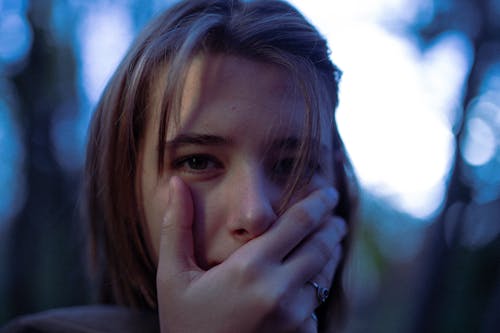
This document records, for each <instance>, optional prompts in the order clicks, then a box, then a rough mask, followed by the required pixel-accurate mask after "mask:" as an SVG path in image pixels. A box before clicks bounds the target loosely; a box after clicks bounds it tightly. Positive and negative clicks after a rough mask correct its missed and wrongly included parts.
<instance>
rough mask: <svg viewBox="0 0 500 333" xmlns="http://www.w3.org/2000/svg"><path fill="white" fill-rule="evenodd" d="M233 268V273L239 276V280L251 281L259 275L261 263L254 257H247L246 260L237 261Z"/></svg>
mask: <svg viewBox="0 0 500 333" xmlns="http://www.w3.org/2000/svg"><path fill="white" fill-rule="evenodd" d="M233 270H234V271H233V274H235V276H238V277H240V280H241V281H245V282H252V281H256V280H258V278H259V277H260V276H261V274H262V264H261V263H260V262H259V261H258V260H256V259H254V258H247V260H239V261H237V263H236V265H234V267H233Z"/></svg>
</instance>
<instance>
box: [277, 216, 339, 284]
mask: <svg viewBox="0 0 500 333" xmlns="http://www.w3.org/2000/svg"><path fill="white" fill-rule="evenodd" d="M346 233H347V228H346V225H345V222H344V220H343V219H341V218H339V217H328V218H327V220H326V221H325V223H323V225H322V226H321V227H320V229H318V230H317V231H316V232H314V233H313V234H312V235H311V236H310V237H308V238H307V239H305V240H304V241H303V242H302V243H301V244H300V245H299V246H298V247H297V248H295V249H294V250H293V251H292V253H291V254H290V255H289V256H288V257H287V258H286V260H285V261H284V262H283V266H284V268H285V270H284V272H283V273H282V274H285V275H286V276H289V277H293V281H292V283H294V284H296V285H297V286H300V285H302V284H303V283H304V282H306V281H308V280H310V279H312V278H313V277H315V276H317V275H318V274H321V272H324V271H325V269H326V268H329V267H330V266H332V267H331V271H332V272H331V273H330V272H328V271H327V272H326V273H325V274H324V276H325V277H326V278H328V279H326V280H325V281H321V282H323V283H324V284H323V285H324V286H329V285H330V283H331V279H332V278H333V272H334V270H335V267H336V265H337V264H336V262H337V261H338V260H339V258H340V254H339V253H338V251H339V250H340V248H339V246H340V242H341V241H342V238H343V237H344V236H345V235H346Z"/></svg>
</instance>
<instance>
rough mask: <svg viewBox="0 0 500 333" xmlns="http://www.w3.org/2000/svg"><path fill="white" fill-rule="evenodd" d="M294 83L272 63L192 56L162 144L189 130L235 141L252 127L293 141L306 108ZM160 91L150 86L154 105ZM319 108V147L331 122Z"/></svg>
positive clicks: (158, 82) (160, 84)
mask: <svg viewBox="0 0 500 333" xmlns="http://www.w3.org/2000/svg"><path fill="white" fill-rule="evenodd" d="M166 70H167V67H164V68H162V69H161V70H160V71H159V73H163V74H160V78H161V77H163V78H164V77H165V76H166V75H164V73H166ZM297 82H298V81H297V80H295V79H294V77H292V75H291V74H290V73H289V72H288V71H286V70H285V69H284V68H282V67H280V66H278V65H275V64H270V63H265V62H259V61H254V60H250V59H247V58H243V57H239V56H233V55H225V54H203V55H198V56H197V57H195V58H194V59H193V61H192V62H191V63H190V65H189V67H188V70H187V75H186V78H185V80H184V83H183V86H182V89H181V95H182V96H181V104H180V108H179V109H178V110H176V111H174V112H173V114H172V116H173V117H171V118H170V120H173V118H174V119H176V121H169V122H168V125H167V138H166V139H167V140H168V139H169V137H170V138H171V137H172V136H175V135H176V134H178V133H179V132H183V131H184V132H186V131H193V130H196V131H199V130H203V131H215V132H217V133H220V132H224V134H226V135H236V136H238V135H241V134H242V133H245V131H248V129H251V128H252V127H253V128H257V127H258V128H259V130H260V131H259V132H261V133H262V132H265V131H267V133H271V134H276V135H290V134H291V133H293V135H296V136H299V135H300V133H301V131H302V129H303V126H304V120H305V117H306V113H307V107H306V103H305V99H304V92H303V91H302V90H301V89H299V87H298V85H297ZM164 86H165V80H162V79H157V80H156V83H155V84H154V85H153V100H156V101H157V102H155V103H154V104H156V105H159V104H161V103H159V102H158V101H160V100H161V98H163V96H162V93H163V91H164ZM321 109H324V110H322V111H321V112H320V117H321V118H322V119H321V124H322V126H321V127H322V130H321V132H322V135H321V136H322V138H321V141H323V142H324V141H329V135H327V134H328V133H325V130H326V129H328V128H329V126H328V124H330V121H331V120H330V116H329V114H330V112H328V110H327V109H326V108H324V105H323V107H321ZM156 113H158V112H156ZM158 120H159V119H158ZM323 125H327V126H323ZM285 132H286V133H285ZM326 132H328V131H326ZM247 134H249V135H251V134H252V133H247ZM255 134H256V133H255Z"/></svg>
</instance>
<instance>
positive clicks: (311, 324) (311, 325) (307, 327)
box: [297, 312, 318, 333]
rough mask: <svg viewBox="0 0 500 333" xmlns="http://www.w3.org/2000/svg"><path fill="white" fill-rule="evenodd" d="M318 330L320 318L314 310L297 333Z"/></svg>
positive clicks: (314, 332)
mask: <svg viewBox="0 0 500 333" xmlns="http://www.w3.org/2000/svg"><path fill="white" fill-rule="evenodd" d="M316 332H318V318H317V317H316V315H315V314H314V312H313V313H311V315H310V316H309V317H307V319H306V321H305V322H304V324H302V326H301V327H300V328H299V329H298V330H297V333H316Z"/></svg>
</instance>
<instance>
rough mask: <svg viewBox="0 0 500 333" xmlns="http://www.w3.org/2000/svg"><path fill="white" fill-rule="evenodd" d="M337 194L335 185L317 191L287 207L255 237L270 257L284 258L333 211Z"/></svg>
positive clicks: (259, 245)
mask: <svg viewBox="0 0 500 333" xmlns="http://www.w3.org/2000/svg"><path fill="white" fill-rule="evenodd" d="M337 201H338V193H337V192H336V191H335V190H334V189H333V188H326V189H320V190H316V191H314V192H313V193H311V194H310V195H309V196H308V197H306V198H305V199H304V200H302V201H300V202H298V203H296V204H295V205H293V206H292V207H291V208H290V209H288V210H287V211H286V212H285V213H284V214H283V215H282V216H281V217H280V218H279V219H278V221H277V222H276V223H275V224H274V225H273V226H272V227H271V229H269V231H268V232H266V233H265V234H263V235H262V236H261V237H260V238H258V239H257V240H256V242H257V243H258V245H257V244H256V246H258V247H260V249H261V250H262V251H264V252H265V253H266V255H267V256H268V257H269V258H274V259H275V260H279V261H281V260H283V259H284V258H285V257H286V256H287V255H288V254H289V253H290V252H291V251H292V250H293V249H294V248H295V247H296V246H297V245H298V244H299V243H300V242H301V241H302V240H303V239H304V238H306V237H307V236H308V235H309V234H310V233H311V232H313V231H314V230H316V229H317V228H318V227H319V226H320V224H321V220H322V218H323V217H324V216H326V215H327V214H331V212H332V210H333V208H334V207H335V205H336V204H337Z"/></svg>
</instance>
